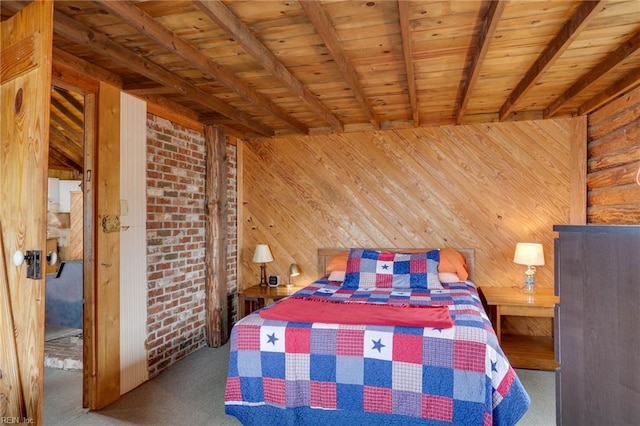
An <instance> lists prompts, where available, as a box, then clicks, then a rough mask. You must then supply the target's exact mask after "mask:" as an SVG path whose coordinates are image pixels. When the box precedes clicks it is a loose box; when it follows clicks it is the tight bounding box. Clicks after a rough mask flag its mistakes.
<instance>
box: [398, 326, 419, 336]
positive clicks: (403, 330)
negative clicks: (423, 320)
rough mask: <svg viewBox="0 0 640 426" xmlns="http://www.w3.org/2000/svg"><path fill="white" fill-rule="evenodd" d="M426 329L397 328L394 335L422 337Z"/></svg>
mask: <svg viewBox="0 0 640 426" xmlns="http://www.w3.org/2000/svg"><path fill="white" fill-rule="evenodd" d="M423 331H424V329H423V328H421V327H401V326H396V327H395V328H394V334H414V335H416V334H417V335H419V336H422V333H423Z"/></svg>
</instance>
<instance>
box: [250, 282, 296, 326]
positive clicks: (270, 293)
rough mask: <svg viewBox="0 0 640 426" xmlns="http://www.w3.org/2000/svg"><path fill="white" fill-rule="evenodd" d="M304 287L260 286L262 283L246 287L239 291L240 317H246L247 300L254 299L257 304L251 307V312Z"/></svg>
mask: <svg viewBox="0 0 640 426" xmlns="http://www.w3.org/2000/svg"><path fill="white" fill-rule="evenodd" d="M303 288H304V287H295V286H291V287H287V286H278V287H260V285H254V286H252V287H249V288H245V289H244V290H240V291H239V292H238V319H240V318H244V316H245V315H246V314H245V308H244V304H245V301H254V302H256V304H257V307H255V308H253V309H250V312H247V313H248V314H250V313H251V312H253V310H254V309H258V308H262V307H263V306H266V305H269V304H271V303H273V302H274V301H276V300H280V299H282V298H285V297H287V296H291V295H292V294H293V293H295V292H296V291H298V290H301V289H303Z"/></svg>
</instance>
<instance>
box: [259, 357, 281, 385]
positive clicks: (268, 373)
mask: <svg viewBox="0 0 640 426" xmlns="http://www.w3.org/2000/svg"><path fill="white" fill-rule="evenodd" d="M284 358H285V355H284V353H282V352H262V353H261V357H260V361H261V363H262V375H263V376H264V377H275V378H278V379H284V378H285V377H286V376H285V371H284V366H285V363H284Z"/></svg>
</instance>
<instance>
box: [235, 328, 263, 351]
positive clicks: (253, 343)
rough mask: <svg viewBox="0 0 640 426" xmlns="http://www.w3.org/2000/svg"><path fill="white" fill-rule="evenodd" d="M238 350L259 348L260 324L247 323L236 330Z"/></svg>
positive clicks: (255, 349) (257, 349)
mask: <svg viewBox="0 0 640 426" xmlns="http://www.w3.org/2000/svg"><path fill="white" fill-rule="evenodd" d="M238 350H239V351H259V350H260V326H258V325H255V326H254V325H248V326H245V327H241V328H240V329H239V330H238Z"/></svg>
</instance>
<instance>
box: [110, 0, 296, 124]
mask: <svg viewBox="0 0 640 426" xmlns="http://www.w3.org/2000/svg"><path fill="white" fill-rule="evenodd" d="M100 6H101V7H102V8H103V9H105V10H106V11H107V12H110V13H112V14H113V15H115V16H117V17H118V18H120V19H121V20H122V21H123V22H124V23H126V24H128V25H130V26H131V27H133V28H135V29H136V30H138V31H140V32H142V33H145V34H146V35H147V36H148V37H150V38H151V39H152V40H154V41H155V42H156V43H158V44H160V45H161V46H163V47H164V48H165V49H167V50H169V51H170V52H172V53H175V54H177V55H178V56H180V57H182V59H184V60H185V61H187V62H188V63H189V65H191V66H192V67H193V68H196V69H198V70H200V71H201V72H202V73H203V74H205V75H206V76H208V77H210V78H212V79H214V80H217V81H219V82H220V83H222V84H223V85H225V86H226V87H227V88H229V89H230V90H232V91H234V92H236V93H238V94H239V95H240V96H241V97H243V98H244V99H245V100H247V101H249V102H251V103H253V104H255V105H257V106H260V107H262V108H264V109H265V110H267V111H268V112H269V113H271V114H272V115H274V116H276V117H278V118H279V119H280V120H282V121H283V122H285V123H287V124H288V125H289V126H291V127H292V128H294V129H295V130H297V131H298V132H300V133H303V134H306V133H307V132H308V130H309V129H308V127H307V126H305V125H304V124H303V123H301V122H300V121H298V120H296V119H294V118H293V117H291V116H290V114H288V113H287V112H286V111H285V110H283V109H282V108H281V107H280V106H279V105H277V104H276V103H275V102H273V101H272V100H271V99H269V98H268V97H267V96H265V95H263V94H261V93H259V92H256V91H255V90H253V89H252V88H250V87H249V86H248V85H247V84H246V83H245V82H244V81H242V80H240V79H239V78H238V77H236V76H235V75H234V74H233V72H231V71H230V70H229V69H228V68H226V67H223V66H222V65H220V64H218V63H216V62H215V61H212V60H211V59H210V58H209V57H207V56H206V55H204V54H203V53H202V52H201V51H200V50H198V49H197V48H196V47H195V46H193V45H192V44H191V43H189V42H187V41H185V40H184V39H182V38H180V37H179V36H177V35H176V34H175V33H174V32H173V31H171V30H170V29H169V28H167V27H165V26H164V25H162V24H160V23H159V22H157V21H156V20H155V19H154V18H153V17H152V16H150V15H149V14H147V13H146V12H144V11H143V10H141V9H139V8H138V7H136V6H135V5H134V4H133V3H131V2H128V1H126V2H115V1H111V2H102V3H101V4H100Z"/></svg>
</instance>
